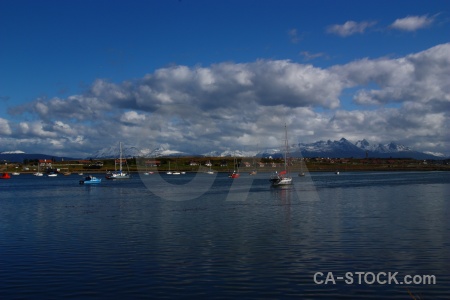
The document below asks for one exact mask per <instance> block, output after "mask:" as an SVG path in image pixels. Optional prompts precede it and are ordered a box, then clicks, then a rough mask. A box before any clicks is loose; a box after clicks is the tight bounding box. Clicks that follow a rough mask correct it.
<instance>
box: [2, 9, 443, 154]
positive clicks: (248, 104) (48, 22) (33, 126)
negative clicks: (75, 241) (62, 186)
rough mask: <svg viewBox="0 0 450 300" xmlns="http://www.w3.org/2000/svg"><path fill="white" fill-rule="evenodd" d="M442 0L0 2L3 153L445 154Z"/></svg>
mask: <svg viewBox="0 0 450 300" xmlns="http://www.w3.org/2000/svg"><path fill="white" fill-rule="evenodd" d="M449 82H450V2H449V1H446V0H445V1H444V0H430V1H416V0H408V1H402V0H398V1H385V0H381V1H380V0H377V1H371V0H368V1H346V0H341V1H334V0H318V1H306V0H303V1H302V0H296V1H288V0H285V1H283V0H281V1H280V0H277V1H272V0H258V1H251V0H243V1H242V0H239V1H237V0H226V1H225V0H215V1H200V0H165V1H156V0H155V1H152V0H149V1H144V0H142V1H138V0H127V1H123V0H122V1H117V0H63V1H60V0H58V1H56V0H54V1H48V0H40V1H34V0H33V1H30V0H0V152H2V151H14V150H21V151H24V152H26V153H45V154H51V155H61V156H62V155H64V156H72V157H88V156H89V155H90V154H92V153H95V152H96V151H97V150H99V149H102V148H105V147H110V146H113V145H117V144H118V143H119V142H122V143H124V144H125V145H136V146H138V147H141V148H157V147H164V148H167V149H172V150H178V151H184V152H190V153H207V152H210V151H219V152H220V151H226V150H243V151H252V150H258V149H265V148H276V147H280V146H281V145H282V143H283V139H284V126H285V124H286V126H287V128H288V135H289V143H290V144H295V143H310V142H314V141H319V140H339V139H341V138H343V137H344V138H346V139H348V140H349V141H352V142H356V141H358V140H362V139H366V140H368V141H369V142H371V143H388V142H391V141H394V142H396V143H399V144H403V145H406V146H409V147H410V148H413V149H414V150H417V151H427V152H433V153H441V154H444V155H446V156H450V139H449V137H450V135H449V127H450V126H449V125H450V121H449V120H450V114H449V112H450V84H449Z"/></svg>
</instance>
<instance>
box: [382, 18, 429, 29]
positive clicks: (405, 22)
mask: <svg viewBox="0 0 450 300" xmlns="http://www.w3.org/2000/svg"><path fill="white" fill-rule="evenodd" d="M433 22H434V17H429V16H427V15H424V16H408V17H406V18H402V19H397V20H395V21H394V23H392V24H391V26H390V27H391V28H393V29H397V30H403V31H416V30H418V29H422V28H426V27H428V26H430V25H431V24H432V23H433Z"/></svg>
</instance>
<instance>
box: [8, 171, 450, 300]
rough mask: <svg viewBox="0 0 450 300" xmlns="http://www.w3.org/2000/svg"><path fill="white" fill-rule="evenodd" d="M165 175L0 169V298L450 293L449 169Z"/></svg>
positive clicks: (393, 296) (446, 296)
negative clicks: (88, 182) (3, 172)
mask: <svg viewBox="0 0 450 300" xmlns="http://www.w3.org/2000/svg"><path fill="white" fill-rule="evenodd" d="M162 177H163V178H161V177H159V175H150V176H142V177H140V176H139V175H136V176H135V177H134V178H132V179H131V180H126V181H105V180H104V182H102V183H101V184H100V185H98V186H80V185H79V184H78V180H79V179H80V176H78V175H71V176H59V177H56V178H46V177H42V178H40V177H34V176H32V175H26V174H21V175H20V176H13V178H11V179H10V180H2V181H0V299H62V298H83V299H125V298H127V299H137V298H144V299H150V298H152V299H154V298H193V297H195V298H203V299H205V298H208V299H218V298H222V299H230V298H253V299H260V298H272V299H288V298H296V299H331V298H349V299H362V298H365V299H380V298H389V299H412V297H411V296H410V294H409V293H411V294H413V295H415V296H416V297H417V296H420V297H422V299H450V202H449V201H450V200H449V199H450V173H448V172H447V173H445V172H391V173H376V172H374V173H370V172H367V173H366V172H364V173H351V172H348V173H341V174H340V175H335V174H332V173H311V174H310V176H309V174H308V176H306V177H296V178H294V181H295V185H294V186H291V187H289V188H284V189H280V188H271V187H270V186H269V184H268V180H267V178H268V177H269V174H258V175H257V176H256V177H252V176H248V175H242V176H241V178H239V179H236V180H234V181H233V180H232V179H229V178H227V177H226V175H225V174H219V175H217V176H210V175H206V174H199V175H198V176H197V177H195V174H187V175H182V176H170V177H169V176H168V175H162ZM194 177H195V178H194ZM165 179H166V180H167V182H166V181H165ZM191 198H193V199H191ZM317 272H322V273H323V274H324V275H323V276H317V277H316V279H318V280H322V281H325V279H326V278H327V277H326V276H327V275H328V272H332V274H333V276H334V277H339V276H342V277H345V275H346V272H353V273H351V274H353V280H354V282H353V283H352V284H348V283H346V282H345V281H344V280H339V279H335V284H333V282H332V281H328V282H327V284H325V283H323V284H316V283H315V282H314V275H315V274H316V273H317ZM355 272H372V273H373V274H374V275H377V274H379V273H380V272H385V273H386V274H388V272H391V273H395V272H398V275H396V279H397V281H399V283H398V284H395V282H391V284H388V282H386V283H384V284H383V283H380V282H378V281H375V282H374V283H373V284H369V283H367V281H369V282H370V281H371V279H372V277H371V274H370V273H369V274H366V273H365V274H364V275H361V276H362V282H361V283H360V284H359V283H358V275H357V274H356V273H355ZM381 275H382V274H381ZM405 275H411V276H414V275H434V276H435V278H436V284H420V285H414V284H400V282H401V281H403V277H404V276H405ZM364 276H366V279H367V280H364ZM420 278H422V277H418V279H420ZM380 279H385V280H386V281H387V279H388V277H387V276H386V277H383V276H382V277H380Z"/></svg>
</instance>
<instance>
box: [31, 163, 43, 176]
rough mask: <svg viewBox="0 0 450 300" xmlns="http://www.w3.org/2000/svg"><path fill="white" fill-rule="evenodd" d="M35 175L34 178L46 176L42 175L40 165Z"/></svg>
mask: <svg viewBox="0 0 450 300" xmlns="http://www.w3.org/2000/svg"><path fill="white" fill-rule="evenodd" d="M33 175H34V176H38V177H40V176H44V173H42V172H41V171H40V168H39V164H38V171H37V172H36V173H33Z"/></svg>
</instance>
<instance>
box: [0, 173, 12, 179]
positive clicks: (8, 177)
mask: <svg viewBox="0 0 450 300" xmlns="http://www.w3.org/2000/svg"><path fill="white" fill-rule="evenodd" d="M10 178H11V175H9V174H8V173H6V172H4V173H3V174H2V175H1V176H0V179H10Z"/></svg>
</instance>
